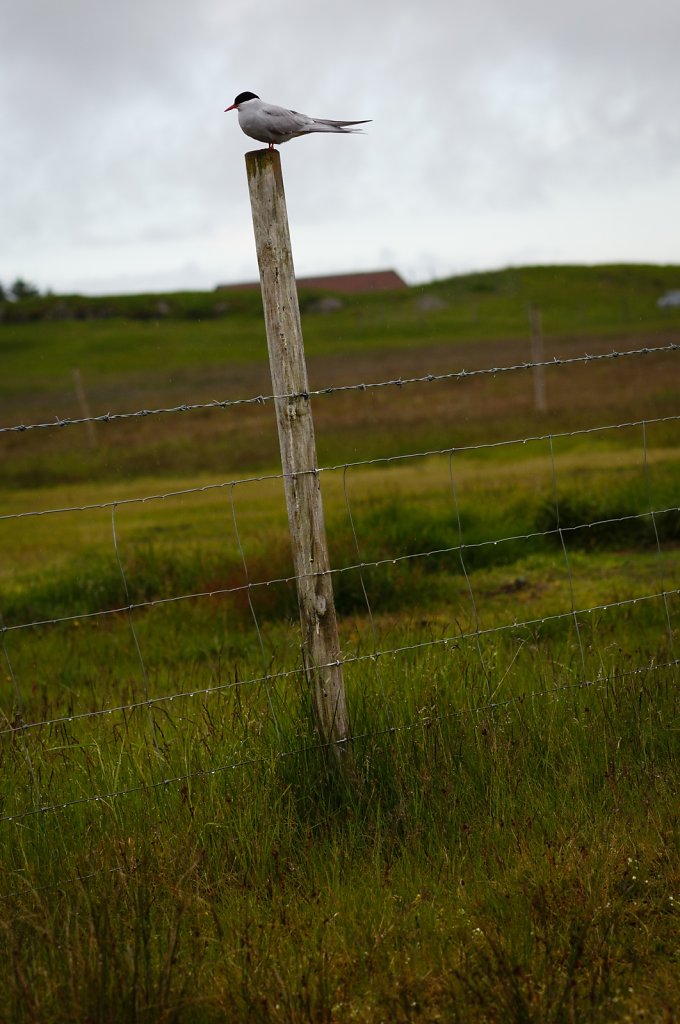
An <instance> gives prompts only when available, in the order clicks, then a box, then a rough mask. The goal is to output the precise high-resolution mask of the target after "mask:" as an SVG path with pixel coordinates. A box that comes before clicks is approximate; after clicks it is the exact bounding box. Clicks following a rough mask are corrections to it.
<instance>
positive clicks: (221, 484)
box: [0, 346, 680, 522]
mask: <svg viewBox="0 0 680 1024" xmlns="http://www.w3.org/2000/svg"><path fill="white" fill-rule="evenodd" d="M678 348H680V346H678ZM678 421H680V414H677V415H676V414H673V415H668V416H655V417H652V418H648V419H640V420H624V421H623V422H621V423H607V424H600V425H597V426H593V427H579V428H577V429H576V430H563V431H557V432H550V433H547V434H529V435H527V436H526V437H518V438H510V439H507V438H506V439H504V440H501V441H484V442H480V443H478V444H467V445H452V446H451V447H448V448H431V449H426V450H424V451H420V452H404V453H401V454H399V455H379V456H376V457H375V458H372V459H357V460H356V461H354V462H339V463H335V464H333V465H330V466H312V467H310V468H308V469H300V470H298V471H297V472H296V473H294V474H291V473H263V474H261V475H259V476H248V477H241V478H239V479H235V480H219V481H216V482H215V483H210V484H199V485H197V486H194V487H181V488H176V489H174V490H171V491H164V492H161V493H156V494H147V495H143V496H142V497H135V498H112V499H111V500H110V501H98V502H89V503H88V504H86V505H65V506H62V507H60V508H47V509H36V510H32V511H28V512H5V513H3V514H1V515H0V522H7V521H9V520H16V519H31V518H34V517H38V516H52V515H65V514H68V513H72V512H93V511H98V510H99V511H101V510H103V509H111V508H114V507H119V506H120V507H123V506H126V505H145V504H147V503H148V502H152V501H167V500H168V499H170V498H184V497H187V496H188V495H192V494H205V493H208V492H210V491H219V490H224V489H225V488H228V487H241V486H246V485H249V484H261V483H268V482H273V481H277V480H278V481H283V480H286V479H288V478H290V477H293V476H294V477H300V476H305V475H308V474H310V473H311V474H315V475H316V474H321V473H338V472H343V471H344V470H347V469H364V468H367V467H369V466H384V465H391V464H395V463H401V462H408V461H411V460H414V459H429V458H436V457H437V456H445V455H446V456H450V455H462V454H465V453H470V452H478V451H490V450H493V449H497V448H507V447H511V446H512V445H527V444H537V443H539V442H545V441H548V442H551V441H560V440H565V439H568V438H574V437H584V436H587V435H591V434H597V433H606V432H607V431H610V430H630V429H633V428H634V427H642V426H643V425H646V426H647V427H650V426H658V425H660V424H662V423H677V422H678Z"/></svg>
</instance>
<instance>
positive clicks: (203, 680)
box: [0, 267, 680, 1024]
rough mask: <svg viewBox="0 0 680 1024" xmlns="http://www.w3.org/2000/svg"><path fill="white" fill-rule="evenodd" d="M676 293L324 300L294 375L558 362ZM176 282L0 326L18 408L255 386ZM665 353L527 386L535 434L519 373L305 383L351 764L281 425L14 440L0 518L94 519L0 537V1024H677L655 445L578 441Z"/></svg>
mask: <svg viewBox="0 0 680 1024" xmlns="http://www.w3.org/2000/svg"><path fill="white" fill-rule="evenodd" d="M677 272H678V271H677V268H658V267H657V268H643V267H636V268H632V267H611V268H522V269H518V270H508V271H502V272H499V273H497V274H484V275H469V276H467V277H465V278H461V279H453V280H451V281H447V282H438V283H436V284H434V285H432V286H428V287H427V288H425V289H416V290H409V291H405V292H404V293H402V294H399V295H397V294H395V295H393V296H387V297H386V296H380V295H376V296H369V297H356V298H351V299H348V300H347V302H346V305H345V307H344V309H342V310H340V311H338V312H337V313H333V314H314V313H311V312H308V313H307V314H306V315H305V338H306V343H307V349H308V352H309V353H310V360H309V361H310V379H311V380H312V386H314V387H322V386H325V385H327V384H339V383H357V382H360V381H371V380H386V379H392V378H397V377H407V376H419V375H421V374H423V373H426V372H434V373H439V372H448V371H450V370H455V369H460V368H463V367H466V368H471V367H474V366H480V367H481V366H503V365H509V364H511V363H514V362H521V361H523V360H525V359H526V358H528V356H529V351H528V341H527V338H526V322H527V307H528V304H529V303H530V302H531V303H533V304H534V305H536V306H540V307H541V309H542V312H543V320H544V326H545V330H546V356H547V358H552V356H553V355H561V356H573V355H578V354H583V353H584V352H585V351H587V352H589V353H596V352H606V351H610V350H611V349H612V348H618V349H623V348H629V347H638V346H639V345H641V344H643V343H644V344H648V343H649V342H650V339H651V340H652V341H654V343H658V344H663V343H666V342H667V341H668V340H672V339H674V338H676V334H674V325H675V331H677V323H676V320H674V319H673V317H674V316H676V314H674V313H667V314H665V315H662V313H661V312H660V311H658V310H657V309H656V306H655V301H656V298H657V297H658V294H661V293H662V292H663V291H665V290H668V289H669V288H671V287H676V286H677ZM428 293H429V294H430V295H432V296H435V297H437V298H438V299H439V300H440V305H439V306H437V305H436V304H434V305H435V306H436V308H433V305H432V303H430V308H423V306H422V305H421V304H419V300H420V299H422V297H423V296H424V295H427V294H428ZM165 298H167V300H168V303H169V304H170V306H171V307H172V308H171V311H170V312H169V313H168V314H167V315H166V314H164V315H163V317H162V319H161V318H160V317H159V319H158V324H157V323H156V322H155V321H154V320H153V319H149V315H150V314H149V310H150V309H151V312H153V306H154V303H156V302H157V301H158V297H148V296H142V297H131V298H130V299H129V300H128V299H125V300H118V299H116V300H99V305H98V304H97V303H93V304H91V300H82V304H81V303H80V300H78V301H76V300H71V299H69V300H68V302H70V303H72V304H73V308H74V310H75V311H77V312H78V315H79V316H82V317H85V316H90V315H92V313H93V310H94V309H95V307H97V309H98V314H97V315H98V316H99V317H100V318H98V319H92V320H87V319H78V320H74V321H69V320H58V321H51V322H49V321H39V320H36V321H34V322H29V323H24V324H16V325H14V324H11V323H4V324H3V325H2V326H0V348H1V350H2V352H3V365H4V366H5V367H6V370H5V375H4V377H3V382H2V383H0V390H2V396H3V403H4V407H5V415H6V416H7V417H9V419H8V420H6V422H9V421H16V422H18V421H19V420H21V419H24V420H25V421H26V422H29V421H34V420H35V419H36V418H42V417H45V418H51V417H53V416H54V414H55V413H56V412H58V413H59V415H71V414H75V415H77V414H78V406H77V403H76V402H75V397H74V394H75V393H74V379H73V376H72V370H73V368H74V367H75V366H78V367H80V369H81V371H82V373H83V380H84V382H85V385H86V390H87V395H88V399H89V401H90V403H91V407H92V411H93V412H100V411H105V410H107V409H111V410H112V411H118V410H120V409H123V408H127V409H134V408H142V407H153V406H155V405H165V404H169V405H172V404H177V403H178V402H180V401H185V400H192V401H193V400H210V399H211V398H214V397H219V398H221V397H225V396H229V397H243V396H248V395H256V394H266V393H268V390H269V389H268V387H267V377H266V364H265V362H264V359H265V357H264V342H263V332H262V327H261V323H260V319H259V316H260V314H259V298H258V297H257V295H243V296H237V295H234V296H232V295H229V296H225V299H226V301H227V302H228V303H229V307H230V308H229V309H228V310H226V311H221V312H218V311H216V310H215V308H214V307H215V302H216V297H215V296H214V295H204V296H198V295H196V296H178V297H165ZM307 298H308V297H305V296H303V307H304V305H305V304H306V302H307ZM41 301H42V302H43V307H41V308H44V304H45V303H47V302H48V300H41ZM51 301H53V302H54V300H51ZM119 302H120V305H118V303H119ZM107 303H108V305H109V309H108V312H109V313H116V314H118V315H119V317H120V316H121V315H122V316H123V317H125V319H121V318H119V319H116V317H113V318H111V319H104V318H101V315H102V313H103V312H104V310H103V309H102V307H103V306H106V305H107ZM114 307H115V308H114ZM26 308H27V309H28V308H29V307H26ZM29 312H30V310H29ZM35 312H36V315H37V313H38V312H40V309H39V307H38V306H37V305H36V307H35ZM62 312H63V311H62ZM199 317H200V319H199ZM5 357H6V359H5ZM677 358H678V354H677V352H673V353H668V354H666V355H662V356H647V357H640V358H637V359H628V360H624V359H620V360H611V361H603V362H601V363H591V364H588V365H585V366H576V367H556V368H554V369H551V370H549V371H548V372H547V373H546V387H547V396H548V412H547V413H546V414H543V413H539V412H537V411H536V410H535V409H534V407H533V391H532V382H531V379H530V377H529V376H528V374H526V373H525V372H519V373H516V374H498V375H497V376H496V377H485V378H474V379H468V380H465V381H458V382H450V383H442V384H437V383H432V384H424V385H418V386H416V385H414V386H409V387H404V388H391V389H390V388H384V389H380V390H378V391H373V392H357V393H349V394H344V395H334V396H325V397H322V396H320V397H319V398H318V399H316V400H315V401H314V417H315V423H316V428H317V442H318V448H319V455H320V463H321V465H322V466H331V465H333V464H339V466H340V468H338V469H335V470H332V469H327V470H324V472H323V473H322V474H321V482H322V489H323V495H324V503H325V513H326V521H327V525H328V534H329V542H330V547H331V558H332V564H333V567H334V569H335V570H336V572H335V574H334V588H335V593H336V602H337V605H338V609H339V612H340V620H339V628H340V640H341V651H342V656H343V659H344V663H345V664H344V673H345V683H346V687H347V694H348V706H349V711H350V717H351V726H352V734H353V737H354V740H353V745H352V750H353V766H352V770H351V772H350V773H349V776H348V778H346V779H344V780H343V779H337V778H335V777H334V776H332V775H329V774H328V768H327V765H326V764H325V761H324V758H323V757H322V756H320V753H319V750H318V741H317V738H316V736H315V735H314V732H313V728H312V725H311V716H310V697H309V693H308V689H307V685H306V681H305V673H304V671H303V659H302V655H301V651H300V637H299V627H298V624H297V612H296V607H295V595H294V592H293V589H292V585H291V583H290V581H287V577H289V576H290V575H291V574H292V567H291V557H290V553H289V547H288V543H289V542H288V537H287V530H286V515H285V505H284V500H283V493H282V486H281V481H280V480H278V479H277V478H276V473H277V452H276V439H275V430H274V421H273V410H272V408H271V406H269V405H265V406H264V407H259V406H256V407H253V408H250V407H242V408H239V409H238V410H234V413H235V415H232V413H230V412H228V411H227V412H211V413H195V414H193V413H192V414H186V415H181V416H180V415H176V416H164V417H163V416H161V417H153V418H151V417H149V418H146V419H143V420H138V421H134V422H132V423H126V424H125V423H124V424H117V425H116V424H110V425H108V426H101V427H97V428H96V433H95V435H94V436H89V437H88V436H87V435H86V434H85V433H83V432H82V431H81V430H80V428H64V429H63V430H59V431H54V430H47V431H43V432H40V431H36V432H33V433H27V434H13V435H2V436H1V438H0V443H1V444H2V446H3V460H4V462H3V478H2V482H1V483H0V495H1V497H2V512H3V513H5V514H9V515H12V514H15V513H25V512H28V511H34V512H43V511H45V510H47V509H58V508H71V507H73V508H75V509H78V508H84V507H87V506H90V505H94V506H99V505H103V506H104V507H97V508H90V509H88V510H86V511H81V512H78V511H74V512H65V513H55V514H50V515H38V516H35V517H30V518H20V519H5V520H0V538H1V539H0V543H1V544H2V550H3V558H2V560H0V590H1V594H2V596H1V598H0V611H1V612H2V616H3V620H2V621H3V625H4V627H5V629H4V631H3V634H2V641H3V652H2V653H3V664H2V670H1V672H0V730H2V739H1V741H0V817H2V818H3V819H5V820H2V821H0V851H1V852H0V858H1V860H0V863H1V864H2V868H3V871H2V885H1V887H0V933H1V936H2V937H1V942H2V948H3V951H5V956H4V957H3V959H2V969H1V971H0V1020H12V1021H27V1022H33V1021H35V1022H38V1021H39V1022H41V1024H42V1022H51V1021H54V1022H63V1021H92V1022H96V1021H101V1022H110V1021H117V1020H121V1021H126V1022H127V1021H140V1022H141V1021H149V1022H151V1021H168V1022H170V1021H178V1022H184V1021H189V1022H193V1021H196V1022H202V1021H223V1020H238V1021H252V1022H268V1021H272V1022H282V1024H283V1022H286V1024H297V1022H308V1024H309V1022H317V1021H326V1022H333V1021H342V1022H345V1021H359V1022H366V1024H369V1022H371V1024H372V1022H378V1021H397V1022H402V1021H403V1022H406V1021H409V1022H410V1021H414V1022H415V1021H418V1022H420V1021H422V1022H428V1024H429V1022H435V1021H447V1022H448V1021H460V1022H468V1021H471V1022H480V1024H481V1022H486V1021H494V1022H495V1021H497V1022H499V1024H504V1022H507V1021H509V1022H517V1024H543V1022H554V1024H569V1022H574V1021H579V1022H580V1021H593V1022H603V1024H604V1022H609V1021H621V1022H622V1024H623V1022H629V1021H633V1020H640V1021H650V1022H652V1021H653V1022H656V1021H665V1020H667V1021H671V1020H673V1019H674V1016H675V1014H676V1009H677V1006H678V1004H679V1003H680V984H679V983H678V978H679V977H680V970H679V967H680V964H679V963H678V955H679V954H678V944H677V926H678V911H677V905H678V900H680V892H679V886H678V883H679V880H680V873H679V871H678V865H679V864H680V858H679V856H678V854H679V852H680V850H679V846H680V832H679V829H678V824H679V818H678V809H677V808H678V805H677V792H678V781H679V780H678V773H677V764H678V754H679V753H680V751H679V750H678V710H679V709H678V688H677V665H675V666H673V667H664V666H666V665H667V663H669V662H673V661H674V660H675V659H677V656H678V653H677V652H678V621H679V616H680V601H679V600H678V597H677V595H676V594H675V593H673V592H674V591H675V590H677V589H678V586H679V585H680V545H679V544H678V539H679V537H678V533H679V531H680V522H679V519H678V512H677V507H678V504H679V502H678V493H679V491H678V483H679V481H678V472H679V465H680V463H679V461H678V450H679V443H680V435H679V432H678V425H677V422H676V421H675V420H674V419H668V420H667V421H666V422H659V423H649V424H648V425H647V426H646V427H645V429H644V431H643V429H642V427H640V426H637V427H628V428H626V427H622V428H621V429H617V430H611V431H597V430H596V431H594V432H591V433H586V434H582V433H574V432H575V431H582V430H584V429H590V428H595V427H599V426H603V425H607V424H616V423H625V422H630V421H634V420H638V419H641V418H648V419H656V418H659V417H673V416H675V415H677V411H678V387H677V384H676V381H677V380H678V376H677ZM531 436H535V437H537V438H539V439H538V440H535V441H530V440H524V439H525V438H528V437H531ZM513 438H514V439H516V443H512V444H507V443H503V444H502V445H500V446H499V445H498V442H508V441H511V440H512V439H513ZM480 446H481V447H480ZM430 449H431V450H439V449H445V451H444V452H443V454H440V455H431V456H428V457H426V458H425V457H419V458H401V456H404V455H412V454H413V453H414V452H416V451H426V450H430ZM450 449H455V452H454V453H453V455H451V454H449V450H450ZM384 457H388V458H389V459H390V460H391V461H388V462H379V463H377V464H374V465H361V466H350V467H348V468H346V469H343V464H345V463H348V462H353V461H357V460H366V459H368V460H370V459H375V458H384ZM261 475H262V476H266V477H267V479H255V480H252V481H251V482H247V483H246V482H241V483H236V484H233V485H232V484H231V483H230V481H231V480H233V479H234V478H247V477H251V476H254V477H259V476H261ZM270 477H271V478H270ZM180 492H182V493H180ZM151 495H157V496H158V497H156V498H154V499H150V496H151ZM161 495H163V497H160V496H161ZM142 498H144V499H147V500H145V501H132V502H129V499H142ZM128 502H129V503H128ZM113 506H115V509H114V508H113ZM666 509H667V510H669V511H663V510H666ZM652 510H654V515H653V516H652V515H651V511H652ZM603 520H609V521H610V522H609V523H608V524H607V525H606V526H604V525H601V524H602V521H603ZM560 529H561V530H562V534H561V535H560V533H559V530H560ZM114 541H115V543H114ZM563 542H564V546H563ZM461 545H462V546H461ZM244 563H245V564H244ZM248 583H250V584H252V585H253V586H251V588H250V589H248V588H247V587H246V584H248ZM661 591H666V592H667V596H666V597H665V598H663V597H659V596H655V595H658V594H659V593H660V592H661ZM192 594H194V595H196V594H202V595H203V596H193V597H192V596H190V595H192ZM177 598H181V600H176V599H177ZM147 602H152V603H151V604H146V606H145V607H137V608H135V609H134V610H133V611H132V612H131V614H130V615H128V613H127V611H126V610H125V608H126V607H127V605H128V604H129V603H133V604H136V603H140V604H144V603H147ZM121 609H122V610H121ZM92 613H95V614H92ZM100 613H103V614H100ZM61 617H64V621H61V622H58V623H57V622H54V623H52V624H48V625H44V626H39V625H36V626H28V625H26V624H27V623H31V622H36V621H40V620H41V619H54V618H61ZM255 620H256V621H255ZM15 627H18V628H15ZM22 723H23V724H27V725H28V727H27V728H14V729H12V726H13V725H14V726H20V725H22ZM40 723H45V724H40ZM94 797H98V799H96V800H95V799H93V798H94ZM41 808H43V810H41Z"/></svg>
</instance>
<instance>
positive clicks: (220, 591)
mask: <svg viewBox="0 0 680 1024" xmlns="http://www.w3.org/2000/svg"><path fill="white" fill-rule="evenodd" d="M671 512H680V506H678V505H670V506H669V507H668V508H659V509H650V510H647V509H645V510H644V511H643V512H633V513H630V514H628V515H623V516H612V517H611V518H608V519H597V520H594V521H593V522H591V523H577V524H575V525H572V526H559V525H558V526H555V527H553V528H551V529H548V530H533V531H531V532H530V533H517V534H512V535H510V536H507V537H496V538H493V539H490V540H480V541H471V542H469V543H462V544H453V545H451V546H449V547H442V548H431V549H430V550H428V551H411V552H409V553H408V554H406V555H394V556H388V557H385V558H377V559H374V560H373V561H362V562H353V563H351V564H350V565H344V566H338V567H335V568H333V567H331V568H330V569H327V570H326V571H325V572H311V571H310V572H307V573H298V574H291V575H290V576H277V577H274V578H272V579H268V580H251V579H247V580H246V582H245V583H239V584H237V585H236V586H233V587H217V588H214V589H212V590H199V591H192V592H190V593H187V594H173V595H172V596H171V597H157V598H150V599H148V600H146V601H137V602H130V603H126V604H122V605H117V606H116V607H115V608H102V609H98V610H97V611H84V612H73V613H71V614H69V615H61V616H56V617H54V618H51V619H34V620H32V621H30V622H18V623H14V624H10V625H7V624H5V622H4V621H3V622H2V623H1V624H0V635H5V634H8V633H13V632H17V631H18V630H24V629H34V628H38V627H42V626H60V625H64V624H65V623H67V622H80V621H87V620H88V619H97V618H106V617H108V616H115V615H122V614H124V613H130V612H136V611H143V610H145V609H151V608H157V607H162V606H164V605H169V604H176V603H178V602H182V601H197V600H203V599H206V598H215V597H227V596H228V595H230V594H239V593H250V592H251V591H253V590H257V589H262V588H269V587H275V586H287V585H290V584H291V583H296V582H297V581H298V580H305V579H312V578H316V577H317V576H339V575H342V574H344V573H350V572H359V573H361V572H362V570H364V569H379V568H381V567H382V566H385V565H399V564H401V563H402V562H412V561H417V560H419V559H427V558H437V557H439V556H444V555H451V554H455V553H461V552H463V551H465V550H470V551H472V550H476V549H480V548H486V547H497V546H499V545H503V544H511V543H516V542H517V541H524V540H541V539H545V538H547V537H559V536H560V535H561V534H564V533H578V532H579V531H581V530H595V529H600V528H602V527H604V526H616V525H620V524H621V523H626V522H632V521H634V520H642V519H647V518H649V519H651V520H652V522H653V523H654V527H655V528H656V523H655V519H654V517H655V516H662V515H668V514H669V513H671ZM118 564H119V565H120V559H119V563H118ZM125 589H126V596H127V597H128V598H129V592H128V591H127V587H126V588H125ZM365 596H366V595H365ZM251 610H252V609H251ZM258 632H259V630H258ZM135 646H136V647H137V650H138V652H139V644H138V643H136V644H135ZM260 648H261V649H262V640H261V637H260ZM0 735H2V733H1V731H0Z"/></svg>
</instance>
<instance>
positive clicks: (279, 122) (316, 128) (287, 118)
mask: <svg viewBox="0 0 680 1024" xmlns="http://www.w3.org/2000/svg"><path fill="white" fill-rule="evenodd" d="M228 110H238V123H239V125H240V127H241V131H242V132H244V133H245V134H246V135H248V136H249V137H250V138H251V139H257V141H258V142H266V143H267V144H268V146H269V148H270V149H273V148H274V146H275V145H280V144H281V143H282V142H288V141H289V140H290V139H296V138H297V137H298V136H299V135H310V134H311V133H312V132H342V133H343V134H350V133H354V132H358V133H361V129H360V128H354V127H352V126H353V125H357V124H368V121H326V120H323V119H322V118H318V117H308V116H307V115H306V114H299V113H298V112H297V110H287V109H286V108H285V107H276V106H274V105H273V104H272V103H265V102H264V101H263V100H261V99H260V97H259V96H256V95H255V93H254V92H241V93H239V94H238V96H237V97H236V99H235V100H234V102H233V103H232V105H231V106H230V107H227V108H226V110H225V114H226V113H227V111H228Z"/></svg>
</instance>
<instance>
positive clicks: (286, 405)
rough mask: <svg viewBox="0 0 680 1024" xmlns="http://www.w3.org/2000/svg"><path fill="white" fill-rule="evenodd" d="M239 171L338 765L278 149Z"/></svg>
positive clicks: (333, 639)
mask: <svg viewBox="0 0 680 1024" xmlns="http://www.w3.org/2000/svg"><path fill="white" fill-rule="evenodd" d="M246 170H247V173H248V186H249V189H250V205H251V208H252V214H253V228H254V230H255V246H256V249H257V261H258V264H259V268H260V282H261V285H262V304H263V306H264V318H265V326H266V330H267V345H268V348H269V364H270V369H271V377H272V386H273V389H274V395H275V396H277V397H276V399H275V405H276V421H277V425H278V431H279V445H280V448H281V464H282V468H283V474H284V484H285V492H286V506H287V509H288V524H289V528H290V536H291V544H292V549H293V564H294V567H295V575H296V577H297V581H296V582H297V594H298V605H299V608H300V620H301V624H302V642H303V651H304V657H305V667H306V670H307V673H308V676H309V679H310V682H311V687H312V707H313V713H314V723H315V726H316V728H317V730H318V733H319V736H320V739H321V741H322V743H324V744H328V747H327V750H328V752H329V758H328V760H329V762H330V763H331V764H333V765H334V766H335V767H340V768H343V767H344V766H345V765H347V764H348V763H349V761H350V751H349V739H350V735H349V721H348V715H347V705H346V700H345V688H344V680H343V674H342V665H341V664H340V641H339V638H338V625H337V620H336V616H335V602H334V600H333V586H332V582H331V577H330V574H329V571H330V561H329V557H328V546H327V543H326V529H325V526H324V518H323V505H322V499H321V487H320V483H319V475H318V472H317V459H316V442H315V439H314V423H313V421H312V412H311V405H310V399H309V394H308V392H309V385H308V383H307V366H306V364H305V353H304V347H303V342H302V327H301V325H300V308H299V305H298V297H297V287H296V283H295V272H294V269H293V256H292V252H291V245H290V234H289V231H288V216H287V213H286V199H285V194H284V190H283V177H282V174H281V158H280V156H279V153H278V151H277V150H269V149H260V150H254V151H252V152H250V153H246Z"/></svg>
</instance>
